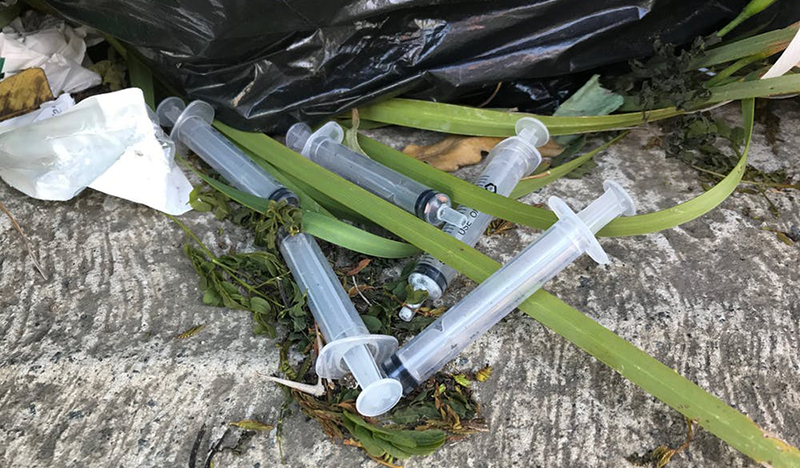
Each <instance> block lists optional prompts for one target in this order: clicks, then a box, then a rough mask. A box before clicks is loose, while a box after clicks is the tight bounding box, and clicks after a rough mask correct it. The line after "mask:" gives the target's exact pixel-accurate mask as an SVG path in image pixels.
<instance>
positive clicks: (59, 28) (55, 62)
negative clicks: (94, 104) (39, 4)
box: [0, 11, 103, 96]
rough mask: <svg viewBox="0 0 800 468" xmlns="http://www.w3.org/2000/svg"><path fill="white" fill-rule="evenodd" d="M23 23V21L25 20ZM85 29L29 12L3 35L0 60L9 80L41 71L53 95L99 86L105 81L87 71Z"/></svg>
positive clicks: (11, 25)
mask: <svg viewBox="0 0 800 468" xmlns="http://www.w3.org/2000/svg"><path fill="white" fill-rule="evenodd" d="M23 20H24V21H23ZM85 38H86V29H85V28H82V27H81V28H72V27H71V26H69V25H68V24H66V23H65V22H64V21H62V20H59V19H56V18H54V17H52V16H44V17H39V16H38V15H37V14H36V13H35V12H33V11H30V12H28V13H27V14H26V15H24V17H23V18H17V19H15V20H14V21H12V22H11V23H10V24H9V25H8V26H6V27H5V28H3V31H2V32H0V57H3V58H4V59H5V63H4V65H3V70H2V71H3V73H5V75H6V77H8V76H12V75H15V74H17V73H19V72H21V71H23V70H26V69H28V68H41V69H42V70H44V73H45V75H46V76H47V81H48V82H49V83H50V90H51V91H52V92H53V95H54V96H58V95H60V94H61V93H65V92H66V93H75V92H78V91H83V90H85V89H88V88H91V87H92V86H97V85H99V84H100V83H102V81H103V80H102V78H101V77H100V75H98V74H97V73H95V72H93V71H91V70H89V69H87V68H84V67H83V66H82V63H83V61H84V58H85V57H86V42H85Z"/></svg>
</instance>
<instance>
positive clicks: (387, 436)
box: [342, 411, 447, 460]
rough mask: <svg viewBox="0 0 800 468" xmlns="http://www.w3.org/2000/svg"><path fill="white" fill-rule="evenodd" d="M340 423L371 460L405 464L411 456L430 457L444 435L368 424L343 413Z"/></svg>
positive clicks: (356, 417)
mask: <svg viewBox="0 0 800 468" xmlns="http://www.w3.org/2000/svg"><path fill="white" fill-rule="evenodd" d="M342 423H343V424H344V426H345V427H346V428H347V430H348V431H349V432H350V433H351V434H352V435H353V436H355V438H356V439H358V442H359V443H361V446H362V447H363V448H364V450H366V451H367V453H369V454H370V456H372V457H374V458H378V459H386V458H387V457H391V458H397V459H400V460H405V459H407V458H409V457H411V456H412V455H430V454H431V453H433V452H435V451H436V449H438V448H439V447H441V446H442V444H444V442H445V440H447V435H446V434H445V432H444V431H441V430H438V429H428V430H422V431H409V430H401V429H389V428H385V427H380V426H376V425H373V424H369V423H368V422H366V421H364V420H363V419H362V418H361V417H360V416H358V415H356V414H352V413H350V412H347V411H345V412H344V413H342Z"/></svg>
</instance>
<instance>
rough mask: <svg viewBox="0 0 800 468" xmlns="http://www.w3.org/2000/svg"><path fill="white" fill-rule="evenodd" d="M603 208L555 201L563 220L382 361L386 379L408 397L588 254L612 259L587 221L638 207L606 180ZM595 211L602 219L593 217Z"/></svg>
mask: <svg viewBox="0 0 800 468" xmlns="http://www.w3.org/2000/svg"><path fill="white" fill-rule="evenodd" d="M603 186H604V187H605V190H606V192H605V193H604V194H603V196H602V197H600V198H601V199H603V202H602V203H598V204H594V203H593V204H591V205H589V207H587V208H586V209H585V210H583V211H582V212H581V214H580V215H576V214H575V213H574V212H573V211H572V210H571V209H570V208H569V207H568V206H567V204H566V203H564V201H563V200H561V199H559V198H558V197H551V198H550V200H549V205H550V208H551V209H552V210H553V211H554V212H555V213H556V215H558V217H559V220H558V222H556V223H555V224H554V225H553V226H552V227H550V229H548V230H547V231H545V233H544V234H542V235H541V237H539V239H537V240H536V241H535V242H534V243H533V244H531V245H529V246H528V247H526V248H525V249H524V250H523V251H522V252H521V253H520V254H519V255H517V256H516V257H515V258H514V259H513V260H511V262H509V263H508V264H507V265H505V266H504V267H502V268H500V269H499V270H497V271H496V272H495V273H494V274H493V275H491V276H490V277H489V278H487V279H486V280H485V281H484V282H483V283H481V284H480V285H479V286H478V287H477V288H475V289H474V290H473V291H472V292H471V293H470V294H468V295H467V296H466V297H465V298H464V299H462V300H461V301H460V302H459V303H458V304H456V305H455V306H453V307H452V308H451V309H450V310H448V311H447V312H445V313H444V315H442V316H441V317H439V318H438V319H437V320H436V321H435V322H433V323H432V324H430V325H429V326H428V327H427V328H425V330H423V331H422V332H421V333H419V334H418V335H417V336H415V337H414V338H413V339H412V340H411V341H409V342H408V343H407V344H406V345H405V346H403V347H402V348H401V349H400V350H399V351H397V353H395V354H394V355H392V356H391V357H390V358H389V359H387V360H385V361H384V362H383V368H384V370H385V371H386V373H387V375H388V376H389V377H391V378H395V379H398V380H400V381H401V383H402V384H403V388H404V391H406V392H408V391H410V390H411V389H412V388H414V387H416V386H417V385H419V384H420V383H422V382H424V381H425V380H426V379H428V378H429V377H430V376H432V375H433V374H434V373H436V372H437V371H438V370H439V369H441V368H442V366H444V365H445V364H446V363H447V362H449V361H451V360H452V359H453V358H455V357H456V356H457V355H458V354H459V353H460V352H461V351H463V350H464V348H466V347H467V346H469V345H470V344H471V343H472V342H474V341H475V340H476V339H478V337H480V336H481V335H482V334H483V333H485V332H486V331H487V330H488V329H489V328H491V327H492V326H493V325H494V324H496V323H497V322H498V321H500V319H502V318H503V317H505V316H506V315H508V314H509V313H510V312H511V311H512V310H514V309H515V308H516V307H517V306H518V305H519V304H521V303H522V302H523V301H525V300H526V299H527V298H529V297H530V296H531V295H533V294H534V293H535V292H536V291H537V290H538V289H539V288H541V287H542V285H543V284H544V283H546V282H547V281H549V280H550V279H551V278H552V277H553V276H555V275H556V274H558V273H559V272H560V271H561V270H563V269H564V268H566V267H567V265H569V264H570V263H572V262H573V261H574V260H575V259H576V258H578V257H579V256H580V255H581V254H583V253H584V252H585V253H587V254H588V255H589V256H591V257H592V258H593V259H594V260H595V261H597V262H599V263H606V262H608V256H607V255H606V254H605V252H603V248H602V247H601V246H600V244H599V243H598V242H597V239H595V237H594V233H593V232H592V229H596V230H599V229H601V228H602V227H603V226H589V225H587V224H586V222H585V220H587V219H588V220H592V221H593V222H594V220H597V219H602V220H603V222H606V223H607V222H610V221H611V219H609V216H608V215H606V214H605V213H607V212H613V213H616V215H620V214H626V215H632V214H634V213H635V212H636V206H635V204H634V202H633V200H632V199H631V197H630V195H628V193H627V192H626V191H625V190H624V189H623V188H622V187H621V186H620V185H619V184H617V183H616V182H614V181H610V180H609V181H606V182H605V183H604V184H603ZM593 210H598V211H601V212H602V213H603V214H601V215H597V214H594V213H592V211H593Z"/></svg>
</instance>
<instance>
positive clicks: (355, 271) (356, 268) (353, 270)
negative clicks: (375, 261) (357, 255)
mask: <svg viewBox="0 0 800 468" xmlns="http://www.w3.org/2000/svg"><path fill="white" fill-rule="evenodd" d="M371 261H372V259H370V258H365V259H363V260H361V261H360V262H358V265H356V266H354V267H353V268H351V269H350V270H348V271H347V272H346V273H345V276H353V275H357V274H359V273H360V272H361V270H363V269H364V268H366V267H367V265H369V262H371Z"/></svg>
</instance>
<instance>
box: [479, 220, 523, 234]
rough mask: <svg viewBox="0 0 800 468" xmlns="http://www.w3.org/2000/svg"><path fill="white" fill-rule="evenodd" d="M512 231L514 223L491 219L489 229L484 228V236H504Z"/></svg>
mask: <svg viewBox="0 0 800 468" xmlns="http://www.w3.org/2000/svg"><path fill="white" fill-rule="evenodd" d="M512 229H516V228H515V227H514V223H512V222H510V221H506V220H504V219H493V220H492V222H491V223H489V227H487V228H486V235H487V236H494V235H498V234H504V233H506V232H508V231H511V230H512Z"/></svg>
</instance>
